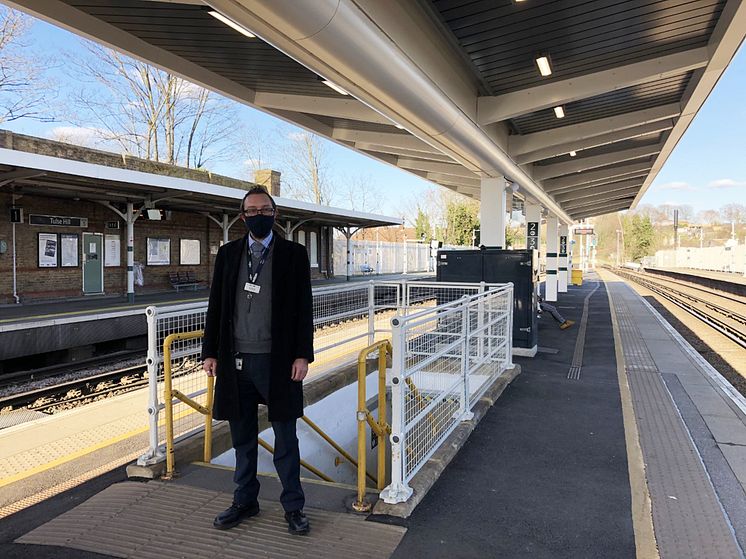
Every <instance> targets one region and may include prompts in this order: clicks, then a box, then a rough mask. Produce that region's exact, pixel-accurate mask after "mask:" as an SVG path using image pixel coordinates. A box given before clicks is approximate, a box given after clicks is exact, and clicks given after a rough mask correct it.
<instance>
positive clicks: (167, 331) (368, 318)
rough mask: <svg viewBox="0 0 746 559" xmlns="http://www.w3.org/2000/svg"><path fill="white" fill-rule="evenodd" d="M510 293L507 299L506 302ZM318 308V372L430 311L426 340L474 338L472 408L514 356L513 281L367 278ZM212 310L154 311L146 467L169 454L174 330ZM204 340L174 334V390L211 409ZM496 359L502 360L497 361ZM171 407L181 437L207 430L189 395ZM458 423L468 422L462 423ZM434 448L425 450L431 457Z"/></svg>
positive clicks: (425, 393) (322, 299) (193, 324)
mask: <svg viewBox="0 0 746 559" xmlns="http://www.w3.org/2000/svg"><path fill="white" fill-rule="evenodd" d="M505 298H507V299H506V300H503V299H505ZM508 300H509V301H508ZM467 302H469V303H468V305H471V306H470V307H468V312H467V313H466V315H464V316H466V317H467V318H466V323H464V324H467V323H468V324H470V327H469V328H466V329H464V328H461V330H459V329H458V320H456V321H455V322H454V321H453V318H454V317H455V316H456V314H458V313H457V311H456V310H454V309H460V311H458V312H462V311H463V309H464V308H466V307H465V306H464V305H467ZM509 302H510V304H508V303H509ZM502 305H507V306H505V307H503V306H502ZM313 308H314V346H315V356H316V360H315V362H314V363H313V364H312V367H311V371H310V372H309V376H311V377H312V376H313V375H318V374H320V373H322V372H324V371H330V370H332V369H334V368H336V367H338V366H341V365H344V364H350V363H352V362H354V361H355V359H356V358H357V355H358V353H359V352H360V351H361V350H362V349H364V348H365V347H367V346H369V345H370V344H372V343H374V342H376V341H381V340H384V339H390V338H391V336H392V334H393V335H394V336H396V335H398V334H397V333H396V332H393V331H392V324H393V322H392V319H395V318H396V319H397V320H400V319H401V320H408V318H409V317H410V316H411V317H420V318H421V317H422V316H423V313H426V314H427V313H429V314H428V316H429V317H430V318H429V322H428V323H427V324H423V325H421V326H420V330H421V331H422V332H423V335H424V334H425V333H427V336H425V338H423V340H424V339H429V340H433V338H432V336H435V339H438V338H439V337H447V336H449V335H450V336H464V335H467V336H468V335H471V336H473V337H474V338H473V340H470V341H469V344H468V349H467V350H466V353H464V355H468V356H469V364H468V365H467V366H466V367H465V369H464V371H465V372H466V374H468V377H466V379H465V380H466V382H467V384H469V381H471V382H470V384H471V386H472V388H471V389H470V390H471V392H468V394H469V400H468V401H467V402H466V403H465V404H464V406H465V408H470V407H471V405H472V404H473V403H474V402H475V401H476V399H478V397H479V395H480V394H481V392H480V391H481V390H482V387H485V388H486V386H487V385H488V384H489V378H492V377H494V376H495V375H496V374H499V372H500V371H501V370H503V369H504V367H505V366H507V365H506V364H507V363H508V362H509V361H510V347H511V345H512V344H511V340H510V332H511V327H510V325H511V324H512V322H511V320H512V318H511V317H512V308H513V307H512V286H510V285H509V286H507V287H506V286H498V285H494V284H484V283H482V284H468V283H463V284H458V283H435V282H418V281H402V282H383V281H370V282H365V283H362V282H361V283H356V284H353V285H344V286H327V287H320V288H316V289H314V291H313ZM500 309H502V310H500ZM206 311H207V303H206V302H202V303H196V304H187V305H176V306H170V307H148V308H147V309H146V316H147V320H148V357H147V364H148V374H149V381H150V382H149V390H150V400H149V404H148V414H149V421H150V448H149V450H148V452H147V453H146V454H144V455H143V456H141V457H140V458H139V460H138V463H140V464H141V465H146V464H153V463H156V462H160V461H163V460H164V459H165V453H164V445H165V441H166V433H165V428H164V426H163V425H161V416H162V410H163V409H164V408H165V406H164V403H163V402H162V401H161V398H160V395H161V394H163V370H164V353H163V342H164V340H165V339H166V337H167V336H169V335H171V334H174V333H184V332H192V331H197V330H202V329H204V320H205V314H206ZM454 313H456V314H454ZM459 316H460V315H459ZM420 318H418V320H419V319H420ZM498 319H499V320H498ZM501 320H503V321H508V322H507V326H506V324H503V323H502V322H500V321H501ZM418 324H419V322H418ZM428 327H432V328H431V331H427V329H428ZM418 331H419V330H418ZM426 331H427V332H426ZM459 339H461V338H459ZM506 340H507V342H506ZM506 343H507V345H505V344H506ZM201 345H202V344H201V338H188V339H174V341H173V343H172V345H171V355H170V359H169V365H170V368H171V370H172V379H171V384H172V387H171V388H172V391H174V392H178V393H179V394H181V395H184V396H186V397H188V398H189V399H191V400H193V401H194V402H195V403H196V404H198V405H202V406H204V405H205V404H206V403H207V402H206V398H207V389H206V383H205V375H204V373H203V372H202V368H201V358H200V357H201V355H200V354H201ZM400 345H401V344H400ZM420 345H421V346H422V347H420ZM420 345H418V344H414V345H411V344H405V345H401V347H406V348H407V350H408V351H415V350H416V351H417V352H419V353H415V354H414V355H417V356H420V357H421V353H422V351H427V349H426V345H427V344H424V345H423V344H422V343H420ZM410 346H411V347H410ZM423 348H425V349H423ZM449 348H450V345H449ZM453 351H456V350H453ZM453 351H452V350H451V349H449V352H447V354H444V355H440V354H437V355H435V354H434V355H435V357H434V359H436V360H445V361H443V363H446V362H447V361H448V360H453V359H455V358H458V356H457V355H456V354H457V353H458V351H456V352H455V353H453ZM408 358H409V357H408ZM418 358H419V357H418ZM495 359H497V361H495ZM496 363H497V364H498V365H495V364H496ZM500 367H502V369H501V368H500ZM498 369H499V370H498ZM486 373H489V374H486ZM419 380H420V379H419V377H417V376H416V375H414V376H413V378H412V379H411V380H410V382H412V383H417V382H418V381H419ZM485 383H486V384H485ZM430 388H431V387H430V386H429V385H428V384H427V383H426V384H424V385H423V386H421V387H419V388H417V387H415V388H414V389H413V390H414V391H415V393H416V394H417V397H418V398H429V397H430V396H431V395H430ZM417 390H420V392H417ZM475 398H476V399H475ZM171 405H172V406H173V408H172V409H173V425H174V427H173V431H174V435H175V438H176V440H179V439H182V438H184V437H186V436H188V435H190V434H191V433H193V432H195V431H197V430H201V429H202V428H203V418H202V416H201V415H200V414H199V413H196V412H195V411H194V408H193V407H191V406H189V405H187V404H186V403H184V401H183V400H181V399H173V400H172V403H171ZM394 409H396V407H395V408H394ZM407 417H409V416H407ZM458 420H460V419H456V420H455V421H456V422H457V421H458ZM448 432H450V431H448ZM439 433H440V434H442V435H443V436H442V437H441V439H442V438H443V437H445V436H446V435H447V434H448V433H447V432H445V431H443V432H440V431H439ZM439 440H440V439H439ZM426 453H427V452H424V453H421V454H422V456H424V455H425V454H426ZM425 459H426V458H425ZM410 473H411V471H410ZM412 475H413V474H412ZM410 477H411V476H410Z"/></svg>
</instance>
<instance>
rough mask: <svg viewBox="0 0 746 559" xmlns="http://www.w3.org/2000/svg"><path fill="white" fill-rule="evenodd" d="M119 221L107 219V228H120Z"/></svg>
mask: <svg viewBox="0 0 746 559" xmlns="http://www.w3.org/2000/svg"><path fill="white" fill-rule="evenodd" d="M119 223H120V222H119V221H107V222H106V228H107V229H119Z"/></svg>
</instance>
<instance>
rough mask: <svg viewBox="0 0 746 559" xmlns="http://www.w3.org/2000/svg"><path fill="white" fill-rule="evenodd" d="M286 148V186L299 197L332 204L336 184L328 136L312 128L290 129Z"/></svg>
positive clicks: (292, 195) (293, 194) (309, 200)
mask: <svg viewBox="0 0 746 559" xmlns="http://www.w3.org/2000/svg"><path fill="white" fill-rule="evenodd" d="M286 137H287V147H286V149H285V150H284V159H285V161H284V166H283V167H284V175H285V177H286V180H285V186H286V188H287V192H288V194H289V195H290V196H291V197H293V198H296V199H299V200H305V201H308V202H313V203H315V204H323V205H327V206H328V205H330V204H331V203H332V200H333V199H334V187H333V184H332V182H331V180H330V179H329V160H328V151H327V145H326V143H325V140H322V139H321V138H320V137H318V136H316V135H315V134H311V133H310V132H305V131H303V132H289V133H287V134H286Z"/></svg>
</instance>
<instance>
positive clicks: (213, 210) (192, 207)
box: [0, 131, 403, 229]
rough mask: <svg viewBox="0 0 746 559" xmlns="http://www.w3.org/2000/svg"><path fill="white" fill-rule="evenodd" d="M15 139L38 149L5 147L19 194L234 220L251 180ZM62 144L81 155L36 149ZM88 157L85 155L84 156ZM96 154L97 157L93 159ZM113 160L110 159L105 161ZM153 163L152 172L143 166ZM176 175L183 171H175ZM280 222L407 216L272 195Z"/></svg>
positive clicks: (2, 183)
mask: <svg viewBox="0 0 746 559" xmlns="http://www.w3.org/2000/svg"><path fill="white" fill-rule="evenodd" d="M10 136H11V134H10V133H8V132H4V131H0V145H2V143H3V142H4V143H5V144H8V143H10V141H9V137H10ZM12 136H13V137H14V141H15V143H16V144H20V145H23V146H25V148H26V149H31V150H34V151H22V150H19V149H8V148H4V147H0V190H2V189H3V188H5V189H6V191H11V192H12V193H13V194H15V195H16V196H21V195H26V194H27V195H29V196H43V197H52V198H57V199H66V200H69V201H70V202H72V203H74V202H75V201H77V200H85V201H90V202H98V203H102V204H104V205H107V206H108V205H112V206H114V207H117V206H118V207H120V208H122V207H124V205H125V204H126V203H128V202H130V203H133V204H134V205H135V207H136V208H138V209H143V210H144V209H148V208H152V209H163V210H175V211H182V212H194V213H200V214H205V215H210V216H212V217H213V219H215V220H216V221H219V220H218V219H217V218H218V217H219V216H220V215H221V214H227V215H230V216H231V217H232V218H233V219H234V220H235V216H237V214H238V208H239V206H240V202H241V199H242V198H243V197H244V195H245V193H246V191H247V190H248V189H249V188H251V187H252V186H255V185H254V183H250V182H246V181H240V180H237V179H232V178H230V177H223V176H220V175H214V174H208V173H204V172H202V171H197V170H194V169H183V168H180V167H175V166H172V165H167V164H163V163H155V162H151V161H144V160H140V159H136V158H127V159H124V160H123V159H122V157H121V156H119V155H115V154H108V153H104V152H100V151H98V150H90V149H87V148H77V147H73V146H65V145H64V144H61V143H59V142H53V141H50V140H44V139H41V138H31V137H28V136H19V135H17V134H13V135H12ZM55 145H57V146H64V149H63V150H61V151H64V152H65V153H67V154H68V155H69V154H70V153H71V152H74V154H75V155H76V156H77V157H79V159H69V158H63V157H54V156H50V155H45V154H44V153H38V151H44V152H50V151H54V147H55ZM80 159H84V160H80ZM89 160H95V161H97V163H91V162H90V161H89ZM106 163H108V164H106ZM142 168H148V169H149V170H150V172H146V171H144V170H139V169H142ZM174 175H178V176H174ZM275 201H276V202H277V207H278V213H279V219H280V223H281V224H282V225H283V226H284V225H285V224H286V223H287V222H288V221H290V222H292V223H293V224H299V223H301V222H302V223H307V222H313V223H314V224H317V225H328V226H331V227H337V228H340V229H347V228H354V229H358V228H365V227H380V226H387V225H401V224H402V223H403V220H402V219H401V218H397V217H388V216H382V215H377V214H371V213H367V212H358V211H353V210H348V209H344V208H335V207H331V206H321V205H318V204H311V203H309V202H303V201H300V200H293V199H290V198H282V197H280V196H276V197H275Z"/></svg>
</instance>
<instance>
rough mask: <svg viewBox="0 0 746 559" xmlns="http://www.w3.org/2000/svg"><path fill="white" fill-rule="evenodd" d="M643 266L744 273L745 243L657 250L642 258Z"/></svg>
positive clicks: (745, 260) (745, 266)
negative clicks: (653, 253) (653, 254)
mask: <svg viewBox="0 0 746 559" xmlns="http://www.w3.org/2000/svg"><path fill="white" fill-rule="evenodd" d="M643 266H646V267H648V268H692V269H695V270H711V271H715V272H733V273H737V274H746V245H735V246H719V247H703V248H698V247H681V248H678V249H675V250H659V251H658V252H656V253H655V256H648V257H646V258H644V259H643Z"/></svg>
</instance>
